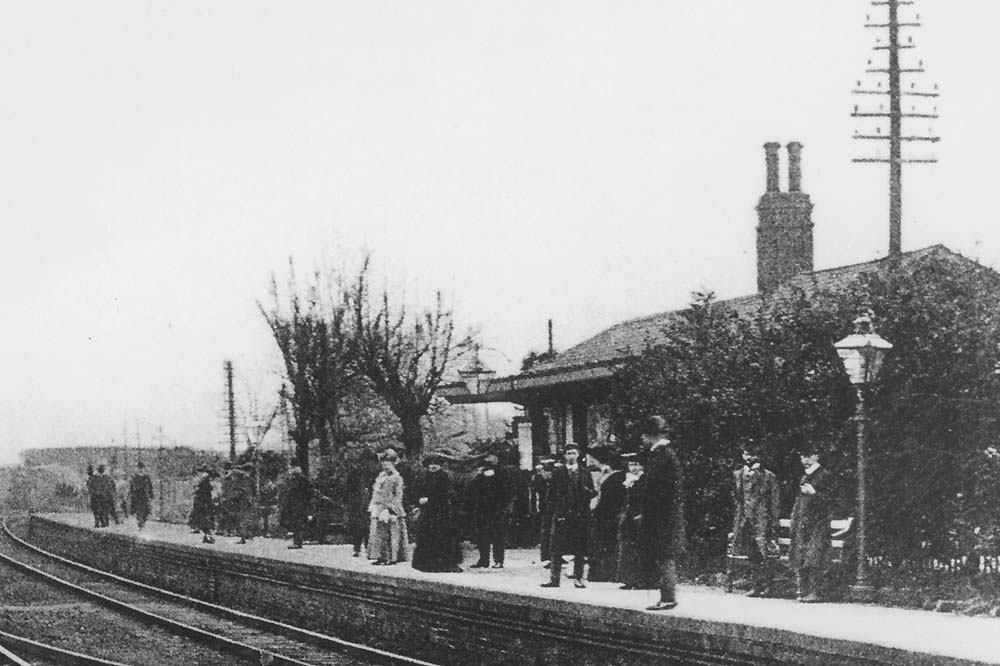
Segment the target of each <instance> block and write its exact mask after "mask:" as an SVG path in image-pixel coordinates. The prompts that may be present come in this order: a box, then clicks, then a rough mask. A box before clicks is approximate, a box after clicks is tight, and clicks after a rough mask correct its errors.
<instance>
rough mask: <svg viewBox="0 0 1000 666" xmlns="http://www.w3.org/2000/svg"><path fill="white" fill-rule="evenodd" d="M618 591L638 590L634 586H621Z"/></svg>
mask: <svg viewBox="0 0 1000 666" xmlns="http://www.w3.org/2000/svg"><path fill="white" fill-rule="evenodd" d="M618 589H619V590H637V589H639V588H637V587H636V586H635V585H622V586H620V587H619V588H618Z"/></svg>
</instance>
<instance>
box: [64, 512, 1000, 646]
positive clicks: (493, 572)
mask: <svg viewBox="0 0 1000 666" xmlns="http://www.w3.org/2000/svg"><path fill="white" fill-rule="evenodd" d="M45 517H46V518H50V519H53V520H57V521H59V522H62V523H66V524H68V525H72V526H74V527H81V528H88V529H94V528H93V518H92V516H90V515H89V514H58V515H52V514H48V515H46V516H45ZM100 531H101V532H109V533H114V534H128V535H132V536H137V537H138V538H141V539H149V540H152V541H164V542H169V543H174V544H183V545H186V546H194V547H198V548H207V549H212V550H215V551H220V552H232V553H242V554H245V555H253V556H256V557H266V558H270V559H275V560H283V561H290V562H299V563H302V564H309V565H315V566H322V567H330V568H334V569H340V570H347V571H363V572H365V573H371V574H379V575H382V576H386V577H398V578H402V579H413V580H423V581H428V582H435V581H436V582H442V583H448V584H451V585H458V586H466V587H469V588H475V589H480V590H495V591H500V592H508V593H516V594H524V595H530V596H535V597H539V598H548V599H555V600H563V601H566V602H567V603H574V604H586V605H588V606H593V607H598V608H599V607H605V608H625V609H632V610H641V609H643V608H645V607H646V606H648V605H650V604H652V603H654V602H655V601H656V600H657V598H658V593H657V592H655V591H652V590H648V591H647V590H636V591H626V590H620V589H618V584H617V583H590V582H588V583H587V588H586V589H576V588H574V587H573V585H572V581H568V580H567V581H564V582H563V585H562V587H560V588H541V587H539V585H540V584H541V583H543V582H545V581H546V580H548V570H546V569H544V568H543V567H542V564H541V563H540V562H539V561H538V551H537V549H534V550H525V549H511V550H508V551H507V554H506V558H505V564H504V568H503V569H469V568H468V565H469V564H472V563H473V562H475V559H476V554H475V551H474V550H473V549H471V548H469V546H468V544H466V551H465V554H466V557H465V563H464V564H463V568H464V571H462V572H461V573H426V572H422V571H416V570H415V569H413V568H412V567H411V566H410V565H409V563H408V562H404V563H401V564H396V565H393V566H380V567H376V566H373V565H372V564H371V562H370V561H369V560H368V559H367V558H365V557H364V556H363V555H362V557H352V550H353V549H352V547H351V546H350V545H324V546H319V545H307V546H305V547H304V548H303V549H301V550H289V549H288V545H289V543H290V542H289V541H284V540H279V539H270V538H261V537H258V538H255V539H253V540H251V541H250V542H249V543H246V544H238V543H237V541H238V540H237V539H236V538H233V537H217V539H216V543H214V544H203V543H202V541H201V535H199V534H193V533H192V532H191V531H190V530H189V529H188V528H187V527H186V526H183V525H172V524H166V523H153V522H150V523H147V524H146V526H145V528H144V529H143V530H141V531H140V530H139V529H138V527H137V526H136V524H135V522H134V520H128V521H125V522H123V523H122V524H121V525H111V526H110V527H107V528H103V529H101V530H100ZM677 597H678V598H677V600H678V606H677V608H675V609H674V610H672V611H667V612H661V613H658V615H662V616H667V615H674V616H678V617H684V618H690V619H694V620H703V621H709V622H725V623H733V624H742V625H750V626H757V627H766V628H770V629H778V630H784V631H791V632H795V633H800V634H806V635H811V636H819V637H823V638H831V639H838V640H845V641H851V642H858V643H869V644H873V645H881V646H886V647H892V648H899V649H903V650H910V651H914V652H922V653H925V654H930V655H940V656H942V657H951V658H955V659H967V660H972V661H978V662H985V663H990V664H998V665H1000V619H994V618H983V617H967V616H962V615H957V614H950V613H935V612H930V611H922V610H910V609H902V608H886V607H883V606H875V605H869V604H856V603H822V604H801V603H797V602H795V601H793V600H790V599H752V598H749V597H745V596H742V595H740V594H727V593H726V592H724V591H723V590H721V589H718V588H711V587H702V586H694V585H681V586H680V587H679V589H678V594H677ZM650 614H651V615H652V614H653V613H650Z"/></svg>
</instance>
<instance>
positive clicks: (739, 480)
mask: <svg viewBox="0 0 1000 666" xmlns="http://www.w3.org/2000/svg"><path fill="white" fill-rule="evenodd" d="M733 486H734V500H735V504H736V512H735V515H734V517H733V549H734V551H735V552H734V554H736V555H743V556H746V555H750V551H751V549H753V550H755V551H756V554H758V555H760V556H762V557H766V556H768V554H769V552H768V543H770V542H772V541H776V540H777V538H778V527H779V520H780V517H779V515H778V511H779V510H780V509H779V506H780V494H779V492H778V478H777V477H776V476H775V475H774V472H771V471H770V470H767V469H764V468H763V467H757V468H756V469H754V468H749V469H748V468H746V467H744V468H742V469H738V470H736V471H735V472H733Z"/></svg>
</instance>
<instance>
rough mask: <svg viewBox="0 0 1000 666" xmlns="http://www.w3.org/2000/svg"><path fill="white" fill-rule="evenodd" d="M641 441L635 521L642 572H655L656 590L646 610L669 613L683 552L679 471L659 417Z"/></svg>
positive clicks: (674, 603) (651, 421) (647, 427)
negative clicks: (642, 467)
mask: <svg viewBox="0 0 1000 666" xmlns="http://www.w3.org/2000/svg"><path fill="white" fill-rule="evenodd" d="M642 442H643V446H644V447H645V448H646V450H647V451H648V452H649V457H648V460H647V463H646V492H645V496H644V497H643V499H642V505H641V506H642V515H641V516H640V518H639V525H640V528H639V548H640V557H641V558H643V560H645V562H646V566H645V567H644V569H646V570H654V571H657V572H658V573H659V581H658V582H657V586H658V587H659V588H660V600H659V601H658V602H657V603H655V604H653V605H652V606H649V607H648V608H647V609H646V610H652V611H661V610H670V609H672V608H675V607H676V606H677V558H678V557H679V556H680V555H681V554H682V553H683V552H684V492H683V472H682V470H681V463H680V461H679V460H678V459H677V454H676V453H674V451H673V449H671V448H670V439H669V438H668V437H667V427H666V422H665V421H664V420H663V417H661V416H652V417H650V418H649V419H648V420H647V421H646V423H644V424H643V431H642Z"/></svg>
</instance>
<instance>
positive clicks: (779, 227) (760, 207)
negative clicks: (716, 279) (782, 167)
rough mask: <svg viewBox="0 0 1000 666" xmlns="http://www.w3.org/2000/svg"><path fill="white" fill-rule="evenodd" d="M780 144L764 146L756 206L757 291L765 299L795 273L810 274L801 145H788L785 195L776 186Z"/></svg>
mask: <svg viewBox="0 0 1000 666" xmlns="http://www.w3.org/2000/svg"><path fill="white" fill-rule="evenodd" d="M780 149H781V144H779V143H774V142H769V143H765V144H764V154H765V162H766V166H767V191H766V192H764V194H763V195H762V196H761V198H760V203H758V204H757V215H758V217H759V219H760V224H759V225H758V227H757V291H758V292H760V293H761V294H762V295H765V296H767V295H769V294H771V293H772V292H773V291H774V290H775V289H777V288H778V286H779V285H781V283H783V282H785V281H786V280H788V279H789V278H790V277H792V276H793V275H796V274H797V273H809V272H812V271H813V223H812V208H813V205H812V202H811V201H810V200H809V195H808V194H804V193H803V192H802V191H801V190H802V144H801V143H799V142H797V141H793V142H791V143H789V144H788V192H782V191H781V189H780V185H779V183H778V151H779V150H780Z"/></svg>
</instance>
